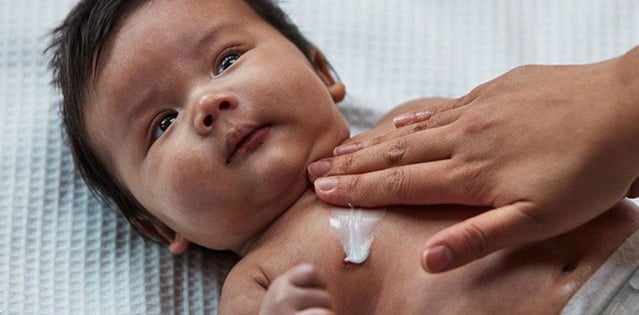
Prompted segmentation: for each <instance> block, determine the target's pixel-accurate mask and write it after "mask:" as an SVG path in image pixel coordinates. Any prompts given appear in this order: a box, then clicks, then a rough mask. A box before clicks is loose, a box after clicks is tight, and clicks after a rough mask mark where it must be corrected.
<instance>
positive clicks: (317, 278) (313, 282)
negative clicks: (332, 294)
mask: <svg viewBox="0 0 639 315" xmlns="http://www.w3.org/2000/svg"><path fill="white" fill-rule="evenodd" d="M286 275H287V276H288V280H289V282H290V283H291V284H292V285H294V286H296V287H302V288H320V289H326V280H325V279H324V278H323V277H322V276H321V275H320V274H319V272H317V270H316V269H315V267H314V266H313V265H311V264H301V265H298V266H296V267H294V268H293V269H291V270H289V271H288V272H287V273H286Z"/></svg>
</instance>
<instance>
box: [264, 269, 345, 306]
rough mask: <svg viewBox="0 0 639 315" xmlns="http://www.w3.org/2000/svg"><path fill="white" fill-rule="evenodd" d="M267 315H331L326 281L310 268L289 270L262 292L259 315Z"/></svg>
mask: <svg viewBox="0 0 639 315" xmlns="http://www.w3.org/2000/svg"><path fill="white" fill-rule="evenodd" d="M268 314H278V315H279V314H281V315H286V314H299V315H332V314H333V311H331V299H330V297H329V295H328V292H326V281H325V280H324V279H323V278H322V277H321V276H320V275H319V273H318V272H317V270H316V269H315V267H313V265H310V264H303V265H299V266H297V267H294V268H292V269H291V270H289V271H287V272H286V273H285V274H283V275H281V276H279V277H277V278H276V279H275V281H273V283H271V285H270V286H269V288H268V290H267V291H266V295H265V296H264V301H262V307H261V309H260V315H268Z"/></svg>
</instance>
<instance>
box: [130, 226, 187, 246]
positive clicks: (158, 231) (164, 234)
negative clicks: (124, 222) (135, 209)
mask: <svg viewBox="0 0 639 315" xmlns="http://www.w3.org/2000/svg"><path fill="white" fill-rule="evenodd" d="M130 222H131V224H133V226H135V227H136V229H137V230H138V231H140V232H141V233H142V234H144V235H145V236H147V237H149V238H150V239H152V240H154V241H156V242H158V243H162V244H164V245H169V251H170V252H171V253H172V254H174V255H181V254H182V253H184V251H186V249H187V248H188V246H189V241H188V240H187V239H186V238H185V237H184V236H182V235H180V234H178V233H175V232H174V231H173V230H171V229H170V228H169V227H168V226H166V225H164V224H162V223H159V224H154V223H152V222H151V221H149V220H147V219H142V218H137V217H131V218H130Z"/></svg>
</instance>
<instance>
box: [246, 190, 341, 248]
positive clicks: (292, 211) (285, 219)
mask: <svg viewBox="0 0 639 315" xmlns="http://www.w3.org/2000/svg"><path fill="white" fill-rule="evenodd" d="M317 207H321V208H323V209H324V210H326V211H329V210H330V209H332V208H335V206H331V205H329V204H327V203H324V202H323V201H321V200H320V199H319V198H318V197H317V195H315V191H314V190H313V189H312V187H311V186H310V185H309V188H307V189H306V191H305V192H304V193H303V194H302V195H301V196H300V197H299V198H298V199H297V200H296V201H295V202H294V203H293V204H292V205H291V206H290V207H289V208H288V209H286V210H285V211H283V212H282V214H281V215H280V216H279V217H277V218H276V219H275V220H274V221H273V222H271V223H270V224H269V225H268V226H267V227H266V228H264V230H262V231H261V232H259V233H258V234H256V235H255V236H253V237H251V239H249V240H247V241H246V242H245V243H244V244H243V245H242V246H241V248H239V249H238V250H234V251H235V252H236V253H237V254H239V255H240V256H242V257H244V256H246V254H248V253H249V252H250V251H251V249H253V248H254V247H255V245H256V244H259V243H262V242H264V241H265V240H267V239H271V238H273V237H274V236H276V235H277V234H278V233H280V232H281V231H283V230H284V229H287V226H288V225H289V224H295V222H299V221H300V218H301V217H302V216H304V215H306V214H308V211H309V209H311V208H317Z"/></svg>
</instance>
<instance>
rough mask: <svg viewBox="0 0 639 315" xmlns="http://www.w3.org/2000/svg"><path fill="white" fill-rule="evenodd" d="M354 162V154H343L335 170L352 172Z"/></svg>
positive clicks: (341, 172)
mask: <svg viewBox="0 0 639 315" xmlns="http://www.w3.org/2000/svg"><path fill="white" fill-rule="evenodd" d="M354 163H355V158H354V156H353V155H345V156H342V157H340V160H339V162H338V163H337V165H336V167H335V170H334V172H335V173H336V174H345V173H350V171H351V170H352V169H353V165H354Z"/></svg>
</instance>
